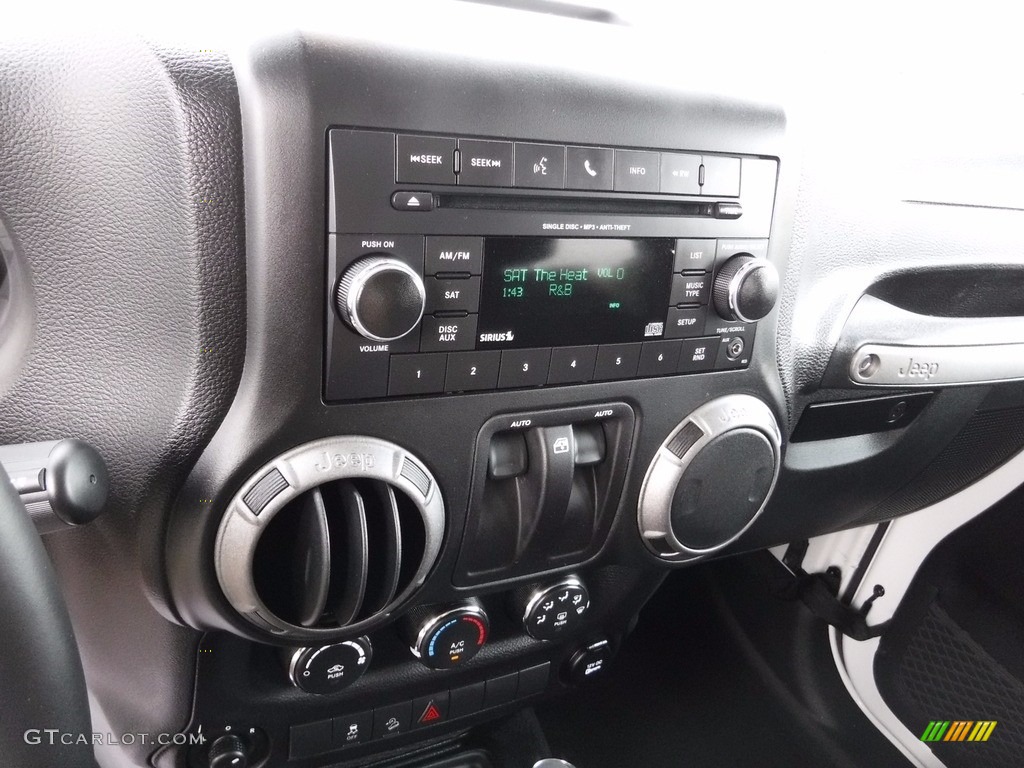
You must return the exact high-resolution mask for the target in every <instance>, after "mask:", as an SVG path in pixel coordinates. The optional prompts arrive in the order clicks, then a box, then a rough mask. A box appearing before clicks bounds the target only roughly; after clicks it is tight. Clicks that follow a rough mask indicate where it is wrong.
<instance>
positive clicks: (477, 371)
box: [444, 350, 501, 392]
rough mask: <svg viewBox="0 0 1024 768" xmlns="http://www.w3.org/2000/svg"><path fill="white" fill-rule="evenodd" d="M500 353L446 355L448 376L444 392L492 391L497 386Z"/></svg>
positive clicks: (493, 351)
mask: <svg viewBox="0 0 1024 768" xmlns="http://www.w3.org/2000/svg"><path fill="white" fill-rule="evenodd" d="M500 365H501V352H499V351H498V350H492V351H489V352H452V353H451V354H450V355H448V374H447V375H446V376H445V379H444V388H445V391H446V392H468V391H471V390H480V389H494V388H495V387H497V386H498V368H499V366H500Z"/></svg>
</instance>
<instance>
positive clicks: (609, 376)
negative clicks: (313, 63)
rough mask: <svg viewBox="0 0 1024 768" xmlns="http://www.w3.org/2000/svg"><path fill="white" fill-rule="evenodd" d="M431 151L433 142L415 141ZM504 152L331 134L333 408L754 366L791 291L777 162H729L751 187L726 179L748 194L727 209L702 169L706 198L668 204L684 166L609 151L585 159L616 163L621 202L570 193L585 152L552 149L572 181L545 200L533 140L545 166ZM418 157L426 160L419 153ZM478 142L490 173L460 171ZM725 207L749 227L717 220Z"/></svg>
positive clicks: (328, 384) (378, 135) (612, 185)
mask: <svg viewBox="0 0 1024 768" xmlns="http://www.w3.org/2000/svg"><path fill="white" fill-rule="evenodd" d="M417 138H418V139H423V140H425V139H432V141H430V142H426V143H424V141H419V142H416V141H412V142H410V141H409V139H417ZM491 143H493V144H502V145H507V147H502V148H501V151H500V152H496V153H495V156H494V157H493V158H491V160H490V161H489V162H490V165H487V166H484V165H480V162H482V161H481V160H480V159H479V156H480V152H481V151H483V150H481V149H480V146H481V145H483V146H484V147H486V146H487V145H488V142H487V141H483V140H472V141H464V140H461V139H451V140H450V141H449V140H447V139H445V140H443V141H442V140H441V139H440V138H438V137H408V136H403V135H396V134H394V133H390V132H381V131H357V130H348V129H336V130H332V131H331V133H330V153H331V154H330V174H329V176H330V178H329V205H330V216H329V225H330V226H329V230H330V231H329V232H328V249H327V250H328V254H327V255H328V259H327V261H328V264H327V281H326V282H327V285H326V299H327V303H328V307H329V309H328V312H327V353H326V365H325V400H327V401H344V400H356V399H367V398H379V397H389V396H413V395H430V394H440V393H445V392H463V391H483V390H493V389H505V388H517V387H535V386H546V385H562V384H575V383H586V382H590V381H606V380H614V379H631V378H636V377H648V376H662V375H675V374H682V373H697V372H702V371H712V370H725V369H731V368H742V367H745V366H746V365H748V364H749V361H750V349H751V345H752V342H753V335H754V332H755V323H756V321H757V320H758V319H760V318H761V317H763V316H764V315H766V314H767V313H768V312H769V311H771V309H772V307H773V306H774V302H775V297H776V295H777V292H778V278H777V275H776V273H775V271H774V268H773V267H772V266H771V264H770V262H768V260H767V251H768V239H767V236H768V225H769V223H770V221H771V206H772V201H773V199H774V184H775V172H776V167H777V164H776V162H775V161H774V160H770V159H762V158H725V159H722V158H719V160H723V162H719V163H717V164H712V165H713V166H714V167H716V168H726V169H735V184H733V183H732V181H731V180H723V179H721V178H719V179H717V180H716V181H714V182H713V185H717V189H718V191H719V192H722V193H727V194H722V195H718V197H729V196H730V195H732V194H733V193H735V196H734V199H727V200H713V199H710V198H712V197H715V196H713V195H704V194H701V193H702V191H703V190H704V186H703V185H702V184H701V183H700V182H702V181H707V180H710V177H709V175H708V171H707V166H705V165H704V164H702V163H698V164H697V165H696V166H694V172H695V174H696V178H695V179H694V182H695V183H694V185H693V186H692V188H688V189H691V191H692V190H696V193H695V194H691V195H679V194H663V193H662V192H661V189H662V187H663V186H666V184H665V179H666V174H667V176H668V178H672V177H671V174H672V172H673V171H675V172H679V167H680V166H679V162H678V156H677V153H669V152H663V153H659V152H649V151H646V152H643V151H637V150H621V149H611V148H608V149H605V150H603V152H606V153H607V157H606V159H602V160H599V159H600V158H605V155H603V154H600V153H589V154H588V153H583V154H584V155H586V162H585V166H584V167H583V168H582V171H583V174H584V175H587V174H588V171H596V169H597V168H598V162H601V163H602V166H603V168H605V169H606V170H607V173H608V174H609V179H610V180H609V181H608V189H607V190H605V191H585V190H577V191H569V190H565V189H563V187H564V186H565V185H566V184H568V183H569V179H570V178H571V176H570V171H571V170H572V167H573V166H572V162H573V161H572V158H573V157H574V156H575V155H574V153H572V152H571V151H570V150H572V149H574V148H573V147H568V148H566V147H562V148H561V152H562V154H561V155H560V156H559V155H557V154H556V153H557V151H558V147H557V145H544V146H546V147H548V149H547V150H545V152H546V154H544V155H543V157H542V159H544V160H545V168H546V169H548V170H549V171H550V170H551V169H553V168H560V169H562V170H561V172H562V173H563V176H562V178H561V179H559V180H558V185H557V186H558V189H544V190H541V189H537V188H533V187H532V186H531V187H527V186H525V185H529V184H533V185H537V184H540V183H541V182H540V181H538V180H537V179H535V178H531V177H530V176H529V175H525V176H524V174H527V171H523V173H522V174H521V173H520V165H521V164H519V163H517V160H516V158H518V157H519V155H517V154H516V153H517V149H516V148H518V147H519V146H520V144H523V145H524V146H526V147H528V148H530V150H529V152H525V153H524V156H526V157H530V158H534V155H535V154H536V151H535V150H534V149H533V148H534V147H535V146H537V145H534V144H529V143H523V142H518V143H515V144H513V143H512V142H491ZM410 146H411V147H417V148H420V149H423V150H424V151H423V152H420V153H418V154H413V155H409V157H405V156H404V155H403V147H405V148H406V150H405V151H406V152H407V151H408V147H410ZM461 146H466V147H472V148H473V157H474V158H476V160H477V165H475V166H471V167H472V168H476V169H477V171H476V172H470V171H469V169H468V168H467V169H466V172H465V173H460V172H459V169H460V167H462V164H463V163H464V162H466V159H467V158H468V157H469V155H468V154H467V156H466V157H465V158H464V157H463V156H462V154H461V153H460V151H459V147H461ZM425 148H433V151H432V152H427V151H426V149H425ZM448 148H451V149H452V153H451V156H450V157H449V155H448V154H447V152H448ZM506 149H507V152H506ZM577 154H578V153H577ZM548 155H551V156H552V157H556V158H557V159H558V160H557V162H552V157H548ZM590 155H593V158H591V157H590ZM620 157H621V158H623V160H622V161H621V162H620V160H619V158H620ZM692 157H697V158H700V157H702V156H697V155H694V156H692ZM410 158H412V159H410ZM425 158H426V159H425ZM638 158H639V159H638ZM652 158H653V159H652ZM427 159H429V160H430V163H427ZM592 159H593V162H591V160H592ZM641 160H642V161H643V162H641ZM724 160H728V161H729V162H724ZM534 161H535V163H537V162H539V161H537V159H536V158H534ZM630 161H635V162H632V164H631V162H630ZM733 161H735V162H733ZM449 162H450V163H451V167H450V169H449V166H448V163H449ZM503 164H504V166H505V167H507V168H508V169H509V170H508V176H507V178H506V177H505V176H504V175H503V174H504V172H503V171H501V170H500V169H501V167H502V165H503ZM441 166H443V169H442V167H441ZM484 167H487V168H488V169H489V173H487V174H484V173H482V172H481V171H480V169H482V168H484ZM513 168H514V169H515V173H514V174H513V172H512V169H513ZM666 169H667V170H666ZM741 169H742V174H741ZM442 170H443V172H442ZM528 170H529V169H528ZM577 170H578V169H577ZM620 170H621V174H623V183H622V189H623V190H633V189H636V188H638V187H642V188H643V189H646V190H648V191H647V192H645V193H637V192H632V191H618V189H617V188H616V187H617V181H616V180H617V179H619V176H620ZM640 171H642V173H640ZM721 172H724V171H721ZM721 172H720V173H721ZM631 173H632V174H633V175H634V176H635V175H642V176H647V175H648V174H650V176H649V178H650V179H654V181H656V182H657V183H653V184H652V183H650V182H649V181H648V182H644V183H642V184H641V183H639V182H637V180H636V179H635V178H630V174H631ZM442 177H443V178H442ZM655 177H657V178H655ZM403 178H410V179H414V180H417V181H416V183H414V184H410V183H403V181H402V179H403ZM467 178H468V179H469V180H470V181H469V183H468V184H467V183H466V182H465V181H464V179H467ZM521 178H524V181H525V184H524V185H522V188H520V187H519V186H516V184H517V182H518V181H519V180H520V179H521ZM659 179H660V180H659ZM484 181H486V182H487V184H489V185H490V186H486V187H485V186H483V183H484ZM544 182H545V183H548V184H551V180H550V179H547V180H544ZM581 183H582V182H581ZM470 185H480V186H474V188H473V189H469V186H470ZM667 186H668V187H669V188H670V189H675V188H681V187H679V185H676V186H673V185H672V184H668V185H667ZM712 188H714V187H713V186H709V187H708V189H709V190H710V189H712ZM694 197H696V198H697V199H696V200H695V199H693V198H694ZM410 201H414V202H415V204H414V205H411V207H410ZM720 203H721V204H722V205H723V206H724V205H728V206H731V210H732V211H733V213H737V212H739V213H740V215H739V217H738V218H722V217H720V216H719V217H718V218H716V216H717V215H718V212H719V210H720V209H719V204H720ZM666 206H673V208H671V214H670V215H665V212H666V211H668V210H669V209H668V208H666ZM624 211H629V212H628V213H627V212H624ZM686 211H690V213H691V215H686V213H685V212H686Z"/></svg>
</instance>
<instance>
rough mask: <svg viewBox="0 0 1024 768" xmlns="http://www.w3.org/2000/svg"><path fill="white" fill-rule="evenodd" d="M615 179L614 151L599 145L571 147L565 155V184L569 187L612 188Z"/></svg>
mask: <svg viewBox="0 0 1024 768" xmlns="http://www.w3.org/2000/svg"><path fill="white" fill-rule="evenodd" d="M614 180H615V174H614V168H613V165H612V151H611V150H610V149H601V148H599V147H569V148H568V150H567V151H566V156H565V186H566V187H568V188H569V189H597V190H606V189H611V188H612V184H613V183H614Z"/></svg>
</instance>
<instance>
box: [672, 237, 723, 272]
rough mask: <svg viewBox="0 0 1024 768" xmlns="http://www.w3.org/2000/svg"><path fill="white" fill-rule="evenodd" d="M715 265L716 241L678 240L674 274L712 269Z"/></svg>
mask: <svg viewBox="0 0 1024 768" xmlns="http://www.w3.org/2000/svg"><path fill="white" fill-rule="evenodd" d="M714 264H715V241H714V240H692V239H690V238H681V239H679V240H676V261H675V266H674V267H673V269H672V271H673V272H688V271H691V270H694V271H700V270H708V269H711V267H712V266H714Z"/></svg>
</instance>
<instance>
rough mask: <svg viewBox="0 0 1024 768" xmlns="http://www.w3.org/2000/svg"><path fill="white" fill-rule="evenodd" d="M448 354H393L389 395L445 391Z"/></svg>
mask: <svg viewBox="0 0 1024 768" xmlns="http://www.w3.org/2000/svg"><path fill="white" fill-rule="evenodd" d="M447 358H448V355H443V354H442V355H393V356H392V358H391V375H390V376H389V377H388V394H389V395H427V394H432V393H434V392H442V391H444V376H445V368H446V364H447Z"/></svg>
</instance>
